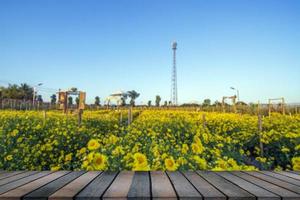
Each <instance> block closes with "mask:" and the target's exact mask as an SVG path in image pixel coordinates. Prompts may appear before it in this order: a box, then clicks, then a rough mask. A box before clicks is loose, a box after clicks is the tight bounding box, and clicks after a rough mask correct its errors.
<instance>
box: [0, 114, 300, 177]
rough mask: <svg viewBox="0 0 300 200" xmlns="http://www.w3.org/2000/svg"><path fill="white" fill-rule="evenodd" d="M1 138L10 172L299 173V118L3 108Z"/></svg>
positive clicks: (0, 162) (0, 165)
mask: <svg viewBox="0 0 300 200" xmlns="http://www.w3.org/2000/svg"><path fill="white" fill-rule="evenodd" d="M121 113H122V114H121ZM121 115H122V118H120V116H121ZM0 137H1V144H0V152H1V153H0V169H7V170H21V169H26V170H49V169H51V170H59V169H66V170H80V169H87V170H171V171H172V170H196V169H207V170H254V169H276V170H292V169H294V170H300V115H292V116H290V115H280V114H273V115H272V116H270V117H263V118H262V129H261V131H259V128H258V117H257V116H254V115H247V114H244V115H240V114H231V113H224V114H223V113H214V112H209V113H205V112H196V111H184V110H180V111H176V110H143V111H139V110H133V122H132V123H131V124H130V125H128V124H127V111H126V110H124V111H114V110H103V111H85V112H84V114H83V119H82V123H81V125H80V126H78V119H77V116H76V115H71V114H69V115H63V114H62V113H60V112H58V111H48V112H47V113H46V116H44V113H43V112H38V111H27V112H25V111H0Z"/></svg>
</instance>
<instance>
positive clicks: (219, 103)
mask: <svg viewBox="0 0 300 200" xmlns="http://www.w3.org/2000/svg"><path fill="white" fill-rule="evenodd" d="M213 106H222V103H221V102H219V101H218V100H217V101H215V103H214V104H213Z"/></svg>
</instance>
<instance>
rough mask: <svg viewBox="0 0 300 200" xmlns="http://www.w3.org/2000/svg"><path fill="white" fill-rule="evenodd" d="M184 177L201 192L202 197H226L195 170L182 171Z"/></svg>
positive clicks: (215, 198) (215, 199)
mask: <svg viewBox="0 0 300 200" xmlns="http://www.w3.org/2000/svg"><path fill="white" fill-rule="evenodd" d="M183 174H184V175H185V177H186V178H187V179H188V180H189V181H190V182H191V183H192V184H193V185H194V186H195V188H196V189H197V190H198V191H199V192H200V193H201V194H202V196H203V198H204V199H214V200H217V199H226V196H225V195H224V194H222V193H221V192H220V191H219V190H217V189H216V188H215V187H214V186H213V185H211V184H210V183H209V182H207V181H206V180H205V179H203V178H202V177H201V176H199V175H198V174H197V173H196V172H191V171H187V172H183Z"/></svg>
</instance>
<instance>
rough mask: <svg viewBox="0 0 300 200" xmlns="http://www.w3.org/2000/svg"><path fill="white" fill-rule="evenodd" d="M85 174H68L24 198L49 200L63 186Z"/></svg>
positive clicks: (80, 172) (28, 199) (77, 172)
mask: <svg viewBox="0 0 300 200" xmlns="http://www.w3.org/2000/svg"><path fill="white" fill-rule="evenodd" d="M83 173H85V172H84V171H76V172H68V173H67V174H66V175H64V176H61V177H59V178H58V179H56V180H54V181H52V182H50V183H48V184H46V185H44V186H42V187H40V188H39V189H37V190H34V191H32V192H31V193H29V194H27V195H26V196H24V197H23V200H47V199H48V197H49V196H50V195H51V194H53V193H54V192H56V191H57V190H59V189H60V188H62V187H63V186H65V185H67V184H68V183H70V182H71V181H73V180H74V179H76V178H78V177H79V176H81V175H82V174H83Z"/></svg>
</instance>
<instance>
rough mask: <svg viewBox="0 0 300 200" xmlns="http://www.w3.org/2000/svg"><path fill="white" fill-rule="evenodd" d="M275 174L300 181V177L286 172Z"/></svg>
mask: <svg viewBox="0 0 300 200" xmlns="http://www.w3.org/2000/svg"><path fill="white" fill-rule="evenodd" d="M275 173H278V174H282V175H285V176H288V177H291V178H294V179H296V180H300V175H298V174H295V173H291V172H285V171H276V172H275Z"/></svg>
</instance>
